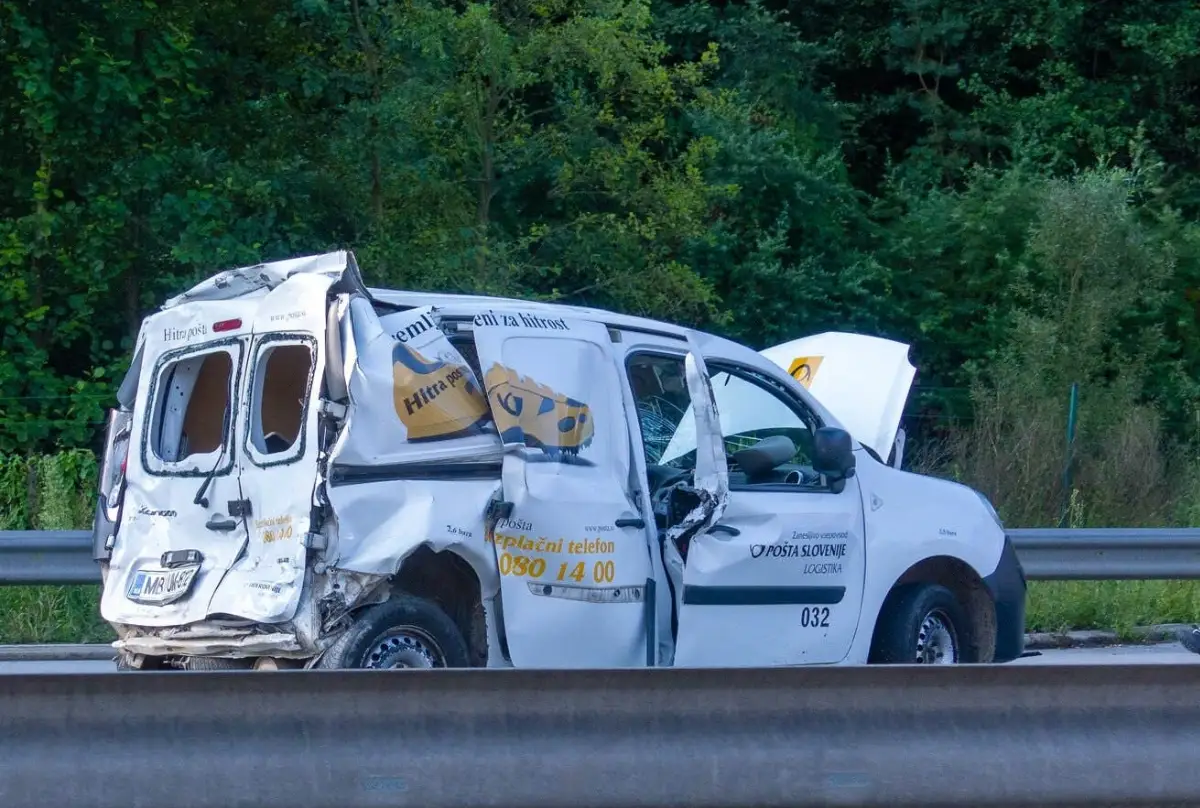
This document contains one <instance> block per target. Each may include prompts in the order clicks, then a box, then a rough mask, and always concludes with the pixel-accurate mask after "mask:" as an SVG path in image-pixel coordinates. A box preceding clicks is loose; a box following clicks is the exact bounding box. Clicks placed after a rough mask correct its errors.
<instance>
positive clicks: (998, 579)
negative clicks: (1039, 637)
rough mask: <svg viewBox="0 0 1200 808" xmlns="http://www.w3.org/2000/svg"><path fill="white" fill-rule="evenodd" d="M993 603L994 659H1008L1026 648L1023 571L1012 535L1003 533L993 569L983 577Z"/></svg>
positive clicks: (1005, 660) (1013, 657)
mask: <svg viewBox="0 0 1200 808" xmlns="http://www.w3.org/2000/svg"><path fill="white" fill-rule="evenodd" d="M983 582H984V583H985V584H986V585H987V588H988V591H989V592H990V593H991V595H992V602H993V603H995V604H996V654H995V656H994V657H993V660H992V661H993V662H1011V661H1012V660H1014V659H1017V658H1018V657H1020V656H1021V654H1023V653H1024V652H1025V590H1026V584H1025V571H1024V570H1023V569H1022V568H1021V561H1020V560H1019V559H1018V558H1017V551H1016V548H1015V547H1013V543H1012V539H1011V538H1009V537H1008V536H1005V537H1004V550H1003V551H1002V552H1001V553H1000V562H999V563H998V564H996V570H995V571H994V572H993V573H992V574H991V575H988V576H987V577H986V578H984V579H983Z"/></svg>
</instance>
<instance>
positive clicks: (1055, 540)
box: [1008, 528, 1200, 581]
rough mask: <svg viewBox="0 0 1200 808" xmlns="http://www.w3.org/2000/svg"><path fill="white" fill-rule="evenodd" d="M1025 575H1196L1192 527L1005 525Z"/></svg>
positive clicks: (1199, 571)
mask: <svg viewBox="0 0 1200 808" xmlns="http://www.w3.org/2000/svg"><path fill="white" fill-rule="evenodd" d="M1008 534H1009V536H1010V537H1012V540H1013V545H1014V546H1015V547H1016V550H1017V557H1018V558H1019V559H1020V560H1021V566H1022V567H1024V568H1025V577H1026V578H1028V579H1030V580H1034V581H1037V580H1041V581H1088V580H1091V581H1100V580H1135V579H1171V578H1175V579H1200V529H1197V528H1137V529H1135V528H1062V529H1049V528H1036V529H1028V530H1009V531H1008Z"/></svg>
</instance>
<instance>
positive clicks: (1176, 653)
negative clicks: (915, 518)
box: [0, 643, 1200, 675]
mask: <svg viewBox="0 0 1200 808" xmlns="http://www.w3.org/2000/svg"><path fill="white" fill-rule="evenodd" d="M1179 663H1184V664H1200V655H1197V654H1193V653H1190V652H1189V651H1187V650H1185V649H1184V648H1183V646H1181V645H1180V644H1179V643H1163V644H1161V645H1118V646H1113V647H1111V648H1070V649H1065V650H1052V651H1042V652H1041V653H1039V654H1038V655H1037V656H1031V657H1025V658H1023V659H1018V660H1016V661H1015V662H1013V663H1012V664H1013V665H1130V664H1134V665H1170V664H1179ZM114 670H116V668H115V666H114V665H113V663H112V662H111V661H107V660H95V659H80V660H34V661H15V660H3V661H0V675H4V674H14V673H103V672H105V671H114Z"/></svg>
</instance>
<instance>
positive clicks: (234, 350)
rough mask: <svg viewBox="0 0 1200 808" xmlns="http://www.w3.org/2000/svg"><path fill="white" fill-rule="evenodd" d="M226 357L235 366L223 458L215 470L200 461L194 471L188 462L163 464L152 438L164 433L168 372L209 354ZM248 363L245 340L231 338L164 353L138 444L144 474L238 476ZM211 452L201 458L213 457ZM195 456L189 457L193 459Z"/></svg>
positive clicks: (152, 380)
mask: <svg viewBox="0 0 1200 808" xmlns="http://www.w3.org/2000/svg"><path fill="white" fill-rule="evenodd" d="M212 353H225V354H226V355H232V356H231V358H232V360H233V361H232V362H231V363H230V364H231V368H230V373H229V382H228V385H227V387H226V390H227V392H228V399H227V400H228V402H229V428H228V429H227V430H225V432H224V434H223V435H222V436H221V444H220V446H219V448H218V450H217V451H218V452H219V454H218V457H219V458H220V459H219V461H218V463H217V465H216V466H215V467H212V468H202V467H201V465H200V461H198V460H193V461H191V464H190V465H192V466H194V468H182V466H183V465H184V464H185V463H188V458H184V459H183V460H177V461H169V460H163V459H162V458H161V457H160V456H159V454H158V452H156V451H154V450H153V449H151V440H152V436H153V434H154V432H155V429H156V427H157V429H158V430H161V429H162V422H163V419H164V417H165V413H166V404H167V400H166V398H165V396H164V397H163V398H162V399H161V400H160V392H161V390H162V387H163V385H164V380H165V377H166V374H167V370H168V369H169V368H170V367H171V366H172V365H175V364H178V363H180V362H183V361H186V360H187V359H189V358H198V357H201V356H204V355H205V354H212ZM245 361H246V345H245V342H244V340H243V338H241V337H227V338H225V339H219V340H212V341H210V342H205V343H203V344H201V345H184V346H181V347H179V348H174V349H172V350H169V351H164V352H163V353H162V354H160V355H159V357H158V359H157V361H155V363H154V369H153V371H152V373H153V375H152V376H151V378H150V386H149V389H148V390H147V391H146V406H145V411H144V412H143V413H142V418H141V433H142V434H141V438H140V440H139V441H138V443H139V444H140V445H139V447H138V449H139V451H138V457H139V460H140V462H141V467H142V471H144V472H145V473H146V474H149V475H151V476H153V477H168V478H170V477H179V478H188V477H191V478H194V479H199V478H202V477H208V476H210V475H211V476H212V477H213V478H214V479H216V478H219V477H227V476H229V475H230V474H232V473H233V472H234V469H235V468H236V467H237V464H236V462H235V458H234V454H235V448H236V443H237V436H236V432H237V417H238V404H239V403H240V398H241V397H240V390H239V385H238V379H240V378H241V375H242V367H243V365H244V364H245ZM211 454H212V453H211V452H207V453H205V454H204V455H200V457H204V456H208V455H211ZM190 457H192V455H189V458H190Z"/></svg>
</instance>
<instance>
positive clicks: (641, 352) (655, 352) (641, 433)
mask: <svg viewBox="0 0 1200 808" xmlns="http://www.w3.org/2000/svg"><path fill="white" fill-rule="evenodd" d="M687 354H688V352H687V351H686V350H683V351H672V350H671V349H669V348H659V347H644V348H637V349H635V350H633V351H630V352H628V353H626V354H625V361H624V362H623V363H622V364H623V365H624V369H625V385H626V386H627V387H628V388H629V396H630V398H631V399H632V400H633V405H634V411H633V418H634V420H635V421H636V422H637V434H638V443H639V445H640V447H641V451H642V461H643V462H644V463H645V464H646V465H647V466H651V465H654V466H659V465H663V464H661V463H651V462H650V458H649V457H647V456H646V432H645V430H644V428H643V427H642V419H641V416H640V415H639V414H638V411H637V403H638V400H637V395H636V394H635V393H634V390H633V383H632V381H631V377H630V374H629V369H630V365H631V364H633V362H634V361H635V360H636V359H638V358H640V357H643V356H651V357H657V358H659V359H676V360H678V361H679V363H680V364H681V365H682V364H683V363H684V362H685V361H686V357H687ZM705 364H706V365H707V362H706V363H705ZM688 402H689V403H690V402H691V391H689V392H688ZM676 428H678V425H676Z"/></svg>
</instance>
